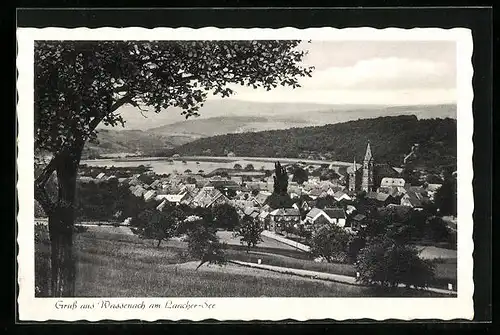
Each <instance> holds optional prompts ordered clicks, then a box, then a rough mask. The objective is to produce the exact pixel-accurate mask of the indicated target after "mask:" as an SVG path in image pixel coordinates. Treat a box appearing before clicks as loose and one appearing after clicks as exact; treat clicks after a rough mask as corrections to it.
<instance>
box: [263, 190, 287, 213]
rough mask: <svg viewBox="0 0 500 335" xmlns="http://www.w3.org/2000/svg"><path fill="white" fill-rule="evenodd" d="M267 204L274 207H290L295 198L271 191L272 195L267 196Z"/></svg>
mask: <svg viewBox="0 0 500 335" xmlns="http://www.w3.org/2000/svg"><path fill="white" fill-rule="evenodd" d="M265 204H267V205H269V207H271V208H273V209H278V208H290V207H292V205H293V199H292V198H290V196H289V195H288V194H285V195H281V194H276V193H271V195H270V196H268V197H267V199H266V201H265Z"/></svg>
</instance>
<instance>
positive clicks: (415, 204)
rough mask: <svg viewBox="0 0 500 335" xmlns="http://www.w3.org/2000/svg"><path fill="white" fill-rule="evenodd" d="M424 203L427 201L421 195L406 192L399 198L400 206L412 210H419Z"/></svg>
mask: <svg viewBox="0 0 500 335" xmlns="http://www.w3.org/2000/svg"><path fill="white" fill-rule="evenodd" d="M426 201H428V198H427V197H425V196H424V195H422V193H419V192H414V191H408V192H406V194H405V195H403V197H402V198H401V205H402V206H408V207H411V208H414V209H421V208H422V206H423V204H424V203H425V202H426Z"/></svg>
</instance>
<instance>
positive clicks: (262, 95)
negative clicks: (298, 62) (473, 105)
mask: <svg viewBox="0 0 500 335" xmlns="http://www.w3.org/2000/svg"><path fill="white" fill-rule="evenodd" d="M299 47H300V48H302V49H305V50H308V51H309V54H308V55H307V56H306V57H305V58H304V60H303V64H304V65H309V66H314V67H315V71H314V72H313V74H312V77H311V78H302V79H301V80H300V84H301V86H302V87H301V88H299V89H295V90H293V89H291V88H284V87H278V88H276V89H274V90H273V91H270V92H267V91H265V90H259V89H257V90H255V89H252V88H247V87H241V86H233V88H234V89H235V90H236V92H237V94H235V95H234V96H232V97H231V98H232V99H238V100H247V101H260V102H308V103H327V104H381V105H419V104H441V103H455V102H456V67H457V65H456V50H455V47H456V46H455V42H448V41H311V42H310V43H306V42H303V43H302V44H301V45H300V46H299ZM211 99H213V98H211Z"/></svg>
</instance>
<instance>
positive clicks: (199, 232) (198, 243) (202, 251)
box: [184, 216, 226, 269]
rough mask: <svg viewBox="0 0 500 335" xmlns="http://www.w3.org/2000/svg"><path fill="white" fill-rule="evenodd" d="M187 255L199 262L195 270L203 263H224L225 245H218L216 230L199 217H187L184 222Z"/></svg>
mask: <svg viewBox="0 0 500 335" xmlns="http://www.w3.org/2000/svg"><path fill="white" fill-rule="evenodd" d="M184 224H185V229H186V239H185V241H186V242H187V243H188V252H189V254H190V255H191V256H192V257H194V258H196V259H199V260H200V264H199V265H198V267H197V268H196V269H198V268H199V267H200V266H202V265H203V264H205V263H208V264H218V265H223V264H225V263H226V256H225V254H224V249H225V247H226V245H225V243H220V242H219V239H218V237H217V235H216V229H215V228H214V227H213V226H211V225H209V224H207V222H205V220H204V219H203V218H201V217H199V216H189V217H187V218H186V219H185V221H184Z"/></svg>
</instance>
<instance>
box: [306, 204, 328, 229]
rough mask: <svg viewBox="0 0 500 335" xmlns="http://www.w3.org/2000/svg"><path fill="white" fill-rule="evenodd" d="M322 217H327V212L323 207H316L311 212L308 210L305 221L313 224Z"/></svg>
mask: <svg viewBox="0 0 500 335" xmlns="http://www.w3.org/2000/svg"><path fill="white" fill-rule="evenodd" d="M320 217H325V218H326V213H325V212H324V211H323V210H322V209H319V208H316V207H315V208H312V209H311V210H310V211H309V212H307V214H306V218H305V219H304V223H305V224H306V225H313V224H315V223H316V222H317V220H318V219H319V218H320ZM327 220H328V221H329V218H327Z"/></svg>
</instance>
